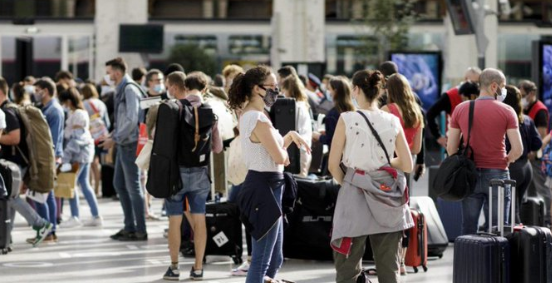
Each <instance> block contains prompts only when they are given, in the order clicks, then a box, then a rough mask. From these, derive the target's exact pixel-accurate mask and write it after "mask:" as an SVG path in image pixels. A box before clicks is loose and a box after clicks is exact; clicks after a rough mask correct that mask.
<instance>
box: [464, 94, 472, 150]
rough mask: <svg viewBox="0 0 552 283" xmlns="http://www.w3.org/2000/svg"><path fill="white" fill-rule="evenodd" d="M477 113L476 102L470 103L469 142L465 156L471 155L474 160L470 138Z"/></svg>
mask: <svg viewBox="0 0 552 283" xmlns="http://www.w3.org/2000/svg"><path fill="white" fill-rule="evenodd" d="M474 112H475V100H472V101H470V114H469V118H468V119H469V120H468V141H467V142H466V148H465V152H464V154H466V155H467V154H468V151H469V153H471V154H470V155H471V158H472V159H473V150H472V149H471V147H470V136H471V130H472V126H473V113H474Z"/></svg>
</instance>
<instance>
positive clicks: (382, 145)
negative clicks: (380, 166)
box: [357, 110, 391, 165]
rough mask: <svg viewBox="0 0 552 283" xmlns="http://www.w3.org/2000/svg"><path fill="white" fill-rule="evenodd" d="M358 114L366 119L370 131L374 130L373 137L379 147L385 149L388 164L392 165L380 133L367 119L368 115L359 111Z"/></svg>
mask: <svg viewBox="0 0 552 283" xmlns="http://www.w3.org/2000/svg"><path fill="white" fill-rule="evenodd" d="M357 113H358V114H360V115H361V116H362V118H364V120H365V121H366V123H367V124H368V127H370V130H372V135H374V137H375V138H376V140H377V141H378V143H379V146H380V147H381V148H383V151H384V152H385V157H386V158H387V162H388V163H389V165H391V159H389V154H388V153H387V149H386V148H385V145H384V144H383V141H382V140H381V137H380V136H379V134H378V132H377V131H376V129H374V127H373V126H372V123H370V120H368V117H366V115H365V114H364V113H362V111H360V110H357Z"/></svg>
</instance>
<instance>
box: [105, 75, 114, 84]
mask: <svg viewBox="0 0 552 283" xmlns="http://www.w3.org/2000/svg"><path fill="white" fill-rule="evenodd" d="M104 81H105V82H106V83H107V84H108V85H109V86H114V85H115V81H113V80H112V79H111V77H110V76H109V75H105V76H104Z"/></svg>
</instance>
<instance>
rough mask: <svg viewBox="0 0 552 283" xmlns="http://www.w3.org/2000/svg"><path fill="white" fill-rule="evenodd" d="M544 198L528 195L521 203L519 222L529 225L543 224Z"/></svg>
mask: <svg viewBox="0 0 552 283" xmlns="http://www.w3.org/2000/svg"><path fill="white" fill-rule="evenodd" d="M545 209H546V207H545V205H544V200H543V199H542V198H540V197H528V198H526V199H525V200H524V201H523V202H522V203H521V207H520V211H519V214H520V218H521V223H523V224H525V225H530V226H545V223H544V222H545V221H544V215H545Z"/></svg>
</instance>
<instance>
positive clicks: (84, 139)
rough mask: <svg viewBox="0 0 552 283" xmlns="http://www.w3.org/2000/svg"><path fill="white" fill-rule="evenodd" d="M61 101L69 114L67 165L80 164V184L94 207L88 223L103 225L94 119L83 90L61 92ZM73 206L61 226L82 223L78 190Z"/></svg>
mask: <svg viewBox="0 0 552 283" xmlns="http://www.w3.org/2000/svg"><path fill="white" fill-rule="evenodd" d="M59 102H60V103H61V104H62V105H63V107H64V108H65V109H66V111H67V113H68V117H67V121H66V122H65V130H64V136H65V144H66V145H65V148H64V151H63V158H62V161H63V168H67V167H69V168H70V164H73V163H78V164H79V171H78V173H77V182H78V184H79V185H80V187H81V189H82V191H83V193H84V198H85V199H86V202H88V206H89V207H90V212H91V214H92V219H90V221H88V222H86V223H85V225H86V226H101V225H102V222H103V221H102V218H101V216H100V215H99V213H98V202H97V200H96V196H95V195H94V192H93V191H92V188H91V187H90V182H89V178H88V176H89V170H90V163H91V162H92V160H93V158H94V139H92V135H91V134H90V130H89V127H90V119H89V117H88V113H87V112H86V110H84V106H83V103H82V100H81V98H80V94H79V91H78V90H77V89H76V88H75V87H71V88H69V89H68V90H66V91H64V92H62V93H60V94H59ZM63 168H62V169H63ZM69 204H70V205H71V216H72V217H71V219H70V220H68V221H65V222H63V223H62V224H61V227H64V226H66V227H78V226H81V225H82V223H81V221H80V218H79V217H80V215H79V194H78V190H75V196H74V197H73V198H72V199H70V200H69Z"/></svg>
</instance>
